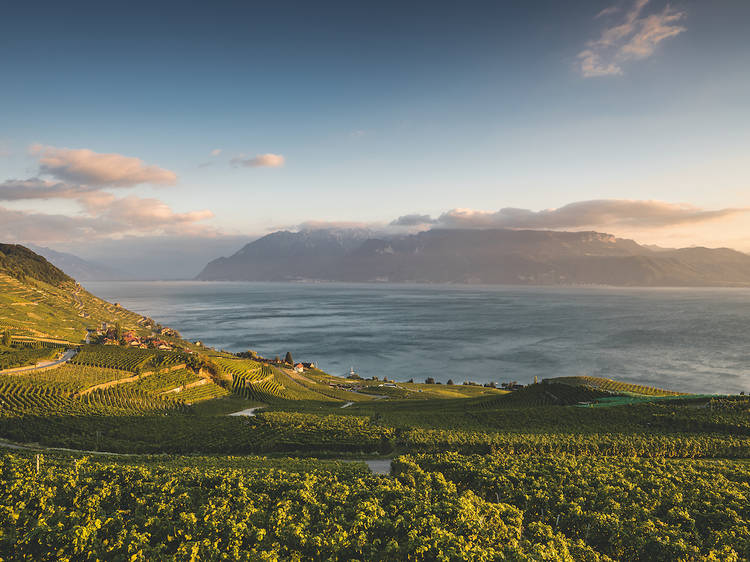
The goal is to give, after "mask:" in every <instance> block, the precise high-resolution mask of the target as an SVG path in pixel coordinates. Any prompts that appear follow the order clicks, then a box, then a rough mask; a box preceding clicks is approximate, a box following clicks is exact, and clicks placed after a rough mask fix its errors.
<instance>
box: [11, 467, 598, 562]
mask: <svg viewBox="0 0 750 562" xmlns="http://www.w3.org/2000/svg"><path fill="white" fill-rule="evenodd" d="M21 506H24V507H21ZM40 521H43V522H44V523H43V525H42V526H40V523H39V522H40ZM0 531H1V533H0V555H1V556H3V557H4V558H12V557H15V556H16V555H17V554H18V553H19V552H24V553H35V554H36V556H35V558H36V559H52V558H55V559H61V558H64V559H82V558H97V559H102V560H113V559H117V560H122V559H127V560H155V559H158V560H186V559H194V560H215V559H216V560H218V559H231V560H279V559H282V560H329V559H334V560H406V559H420V560H440V559H446V560H480V559H481V560H486V559H515V560H521V559H531V558H534V555H535V554H538V553H541V552H543V553H545V554H546V556H547V558H548V559H575V560H597V559H598V557H597V556H596V553H595V552H594V551H593V549H591V548H589V547H586V546H585V545H583V544H582V543H580V542H579V541H573V540H570V539H568V538H566V537H565V535H563V534H562V533H558V532H556V531H554V530H553V528H552V527H551V526H549V525H547V524H544V523H532V524H530V525H527V526H524V525H523V512H522V511H521V510H519V509H518V508H515V507H513V506H511V505H509V504H506V503H494V502H489V501H486V500H484V499H482V498H480V497H479V496H477V495H476V494H474V493H473V492H470V491H467V492H462V491H458V489H457V488H456V486H455V485H454V484H453V483H451V482H449V481H446V480H445V478H444V477H443V476H442V475H441V474H439V473H423V472H419V471H414V472H413V473H410V474H402V475H400V476H397V477H395V478H388V477H379V476H375V475H369V474H362V473H361V472H360V471H356V472H346V471H337V470H325V465H323V466H321V468H319V469H313V470H309V469H308V470H305V471H301V470H300V468H299V465H298V464H296V463H295V462H294V461H291V462H290V464H289V467H288V469H287V467H285V466H284V465H282V468H276V467H274V466H273V465H271V466H268V467H259V468H240V467H221V468H217V467H215V466H213V465H212V464H211V463H205V462H203V461H202V460H201V459H194V460H190V459H186V460H185V463H184V466H182V467H175V466H173V465H172V466H167V467H162V466H159V465H158V464H153V463H146V464H130V463H122V464H121V463H118V462H116V461H107V460H96V459H87V458H83V459H73V460H57V459H55V458H50V457H45V458H44V459H43V460H42V462H41V465H40V469H39V473H38V474H37V473H36V467H35V464H34V459H33V458H31V457H25V456H23V455H5V456H4V457H2V459H0Z"/></svg>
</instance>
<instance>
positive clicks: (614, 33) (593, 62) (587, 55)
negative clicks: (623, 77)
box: [576, 0, 687, 78]
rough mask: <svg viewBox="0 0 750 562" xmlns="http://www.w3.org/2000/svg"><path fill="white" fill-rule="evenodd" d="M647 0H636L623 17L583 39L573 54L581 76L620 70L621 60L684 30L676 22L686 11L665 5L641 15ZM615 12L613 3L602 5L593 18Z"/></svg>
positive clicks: (651, 48) (646, 54) (644, 52)
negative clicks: (586, 40) (589, 39)
mask: <svg viewBox="0 0 750 562" xmlns="http://www.w3.org/2000/svg"><path fill="white" fill-rule="evenodd" d="M648 2H649V0H636V1H635V3H634V4H633V7H632V8H631V9H630V10H629V11H628V12H627V13H626V14H625V16H624V19H623V20H621V21H620V22H618V23H616V24H615V25H612V26H610V27H607V28H605V29H604V30H603V31H602V32H601V34H600V36H599V38H598V39H594V40H591V41H589V42H587V43H586V48H585V49H583V50H582V51H581V52H579V53H578V55H577V57H576V58H577V59H578V63H579V65H580V71H581V74H583V76H584V77H586V78H593V77H598V76H613V75H619V74H623V69H622V64H623V63H625V62H628V61H632V60H641V59H645V58H648V57H650V56H651V55H652V54H653V53H654V51H655V50H656V47H657V45H658V44H659V43H661V42H662V41H664V40H665V39H669V38H670V37H675V36H676V35H679V34H680V33H682V32H683V31H686V30H687V28H685V27H683V26H681V25H680V24H679V22H680V21H682V20H683V19H684V18H685V16H686V13H685V12H684V11H678V10H674V9H673V8H672V7H671V6H669V5H667V6H666V7H665V8H664V9H663V10H662V11H661V12H658V13H653V14H648V15H642V13H643V10H644V9H645V7H646V5H647V4H648ZM618 12H619V9H617V8H616V7H615V6H613V7H611V8H606V9H604V10H602V11H601V12H599V13H598V14H597V15H596V16H595V19H598V18H602V17H604V18H606V17H609V16H611V15H613V14H615V13H618Z"/></svg>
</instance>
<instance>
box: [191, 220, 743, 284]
mask: <svg viewBox="0 0 750 562" xmlns="http://www.w3.org/2000/svg"><path fill="white" fill-rule="evenodd" d="M365 233H366V231H337V230H322V231H301V232H297V233H292V232H276V233H273V234H270V235H268V236H265V237H263V238H261V239H259V240H256V241H254V242H252V243H250V244H248V245H246V246H245V247H244V248H243V249H242V250H240V251H239V252H237V253H236V254H234V255H233V256H230V257H228V258H220V259H218V260H214V261H212V262H211V263H209V264H208V265H207V266H206V267H205V268H204V270H203V271H202V272H201V273H200V275H198V277H197V278H198V279H201V280H206V281H214V280H227V281H290V280H324V281H349V282H415V283H483V284H514V285H519V284H520V285H584V284H599V285H621V286H747V285H750V256H748V255H746V254H743V253H740V252H736V251H734V250H730V249H726V248H720V249H709V248H684V249H678V250H661V249H658V250H657V249H653V248H648V247H646V246H642V245H640V244H637V243H636V242H634V241H632V240H627V239H622V238H616V237H615V236H612V235H609V234H602V233H598V232H555V231H534V230H439V229H434V230H429V231H426V232H420V233H418V234H413V235H407V236H394V237H372V236H369V237H367V236H364V234H365Z"/></svg>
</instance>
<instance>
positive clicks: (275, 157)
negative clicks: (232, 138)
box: [229, 153, 284, 168]
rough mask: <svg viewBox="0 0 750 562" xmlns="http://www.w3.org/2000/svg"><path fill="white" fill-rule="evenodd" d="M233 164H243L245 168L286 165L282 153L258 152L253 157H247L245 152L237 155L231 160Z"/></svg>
mask: <svg viewBox="0 0 750 562" xmlns="http://www.w3.org/2000/svg"><path fill="white" fill-rule="evenodd" d="M229 163H230V164H232V166H243V167H245V168H262V167H265V168H280V167H281V166H283V165H284V157H283V156H282V155H281V154H270V153H269V154H258V155H257V156H253V157H252V158H246V157H245V155H244V154H241V155H239V156H235V157H234V158H232V159H231V160H230V161H229Z"/></svg>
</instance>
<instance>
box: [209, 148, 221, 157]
mask: <svg viewBox="0 0 750 562" xmlns="http://www.w3.org/2000/svg"><path fill="white" fill-rule="evenodd" d="M219 154H221V149H220V148H214V149H213V150H212V151H211V156H218V155H219Z"/></svg>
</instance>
